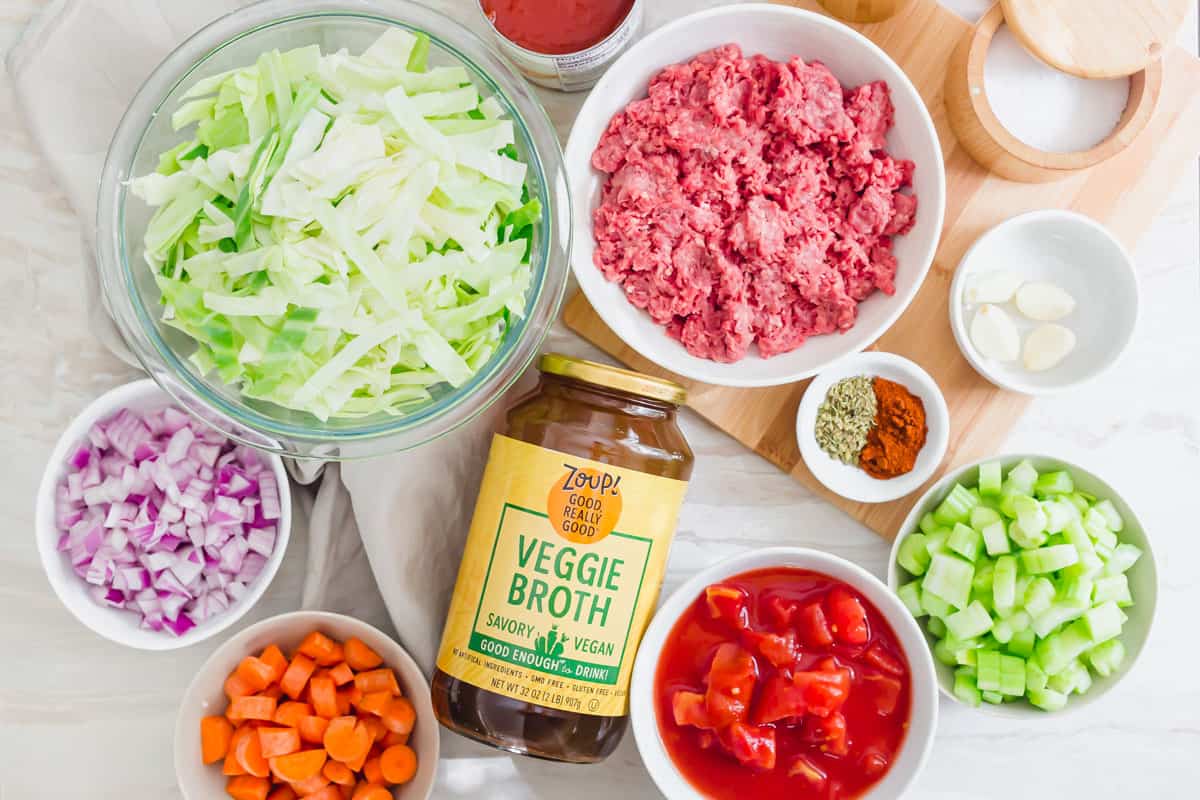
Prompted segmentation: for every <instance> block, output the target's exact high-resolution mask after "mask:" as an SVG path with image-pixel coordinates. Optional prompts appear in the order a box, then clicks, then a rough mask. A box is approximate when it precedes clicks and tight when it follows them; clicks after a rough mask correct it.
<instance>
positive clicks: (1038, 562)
mask: <svg viewBox="0 0 1200 800" xmlns="http://www.w3.org/2000/svg"><path fill="white" fill-rule="evenodd" d="M1077 561H1079V551H1078V550H1076V549H1075V548H1074V547H1072V546H1071V545H1069V544H1059V545H1052V546H1050V547H1039V548H1038V549H1036V550H1025V551H1024V552H1022V553H1021V567H1022V568H1023V569H1024V570H1025V571H1026V572H1028V573H1029V574H1030V575H1040V574H1042V573H1047V572H1058V571H1059V570H1060V569H1062V568H1063V567H1069V566H1071V565H1072V564H1074V563H1075V562H1077Z"/></svg>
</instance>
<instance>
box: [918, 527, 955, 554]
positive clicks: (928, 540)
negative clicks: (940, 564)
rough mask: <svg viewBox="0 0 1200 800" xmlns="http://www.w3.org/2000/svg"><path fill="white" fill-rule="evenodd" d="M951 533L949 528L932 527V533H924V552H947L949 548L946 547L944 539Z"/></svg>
mask: <svg viewBox="0 0 1200 800" xmlns="http://www.w3.org/2000/svg"><path fill="white" fill-rule="evenodd" d="M951 533H952V531H951V530H950V529H949V528H934V529H933V532H932V533H928V534H926V535H925V552H927V553H929V555H931V556H935V555H937V554H938V553H946V552H949V550H950V548H948V547H946V541H947V540H948V539H949V538H950V534H951Z"/></svg>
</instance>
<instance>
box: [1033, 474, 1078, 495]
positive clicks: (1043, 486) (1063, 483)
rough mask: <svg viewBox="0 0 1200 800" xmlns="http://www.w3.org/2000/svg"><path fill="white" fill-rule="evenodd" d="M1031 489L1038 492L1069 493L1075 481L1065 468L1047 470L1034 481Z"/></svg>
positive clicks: (1073, 488) (1073, 489) (1072, 489)
mask: <svg viewBox="0 0 1200 800" xmlns="http://www.w3.org/2000/svg"><path fill="white" fill-rule="evenodd" d="M1033 490H1034V491H1035V492H1037V493H1038V494H1044V495H1047V494H1070V493H1071V492H1073V491H1075V481H1073V480H1071V473H1069V472H1067V471H1066V470H1058V471H1057V472H1047V473H1044V474H1042V475H1039V476H1038V479H1037V480H1036V481H1034V484H1033Z"/></svg>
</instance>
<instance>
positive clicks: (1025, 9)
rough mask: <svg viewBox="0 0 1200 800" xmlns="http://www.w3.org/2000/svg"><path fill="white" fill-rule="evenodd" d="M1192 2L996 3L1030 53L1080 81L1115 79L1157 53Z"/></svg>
mask: <svg viewBox="0 0 1200 800" xmlns="http://www.w3.org/2000/svg"><path fill="white" fill-rule="evenodd" d="M1191 4H1192V0H1000V5H1001V7H1002V8H1003V9H1004V19H1005V21H1006V22H1007V23H1008V27H1009V29H1010V30H1011V31H1012V32H1013V34H1014V35H1015V36H1016V37H1017V38H1018V39H1019V40H1020V41H1021V43H1022V44H1024V45H1025V47H1027V48H1028V49H1029V51H1030V52H1031V53H1033V54H1034V55H1035V56H1037V57H1038V58H1040V59H1041V60H1043V61H1045V62H1046V63H1047V64H1049V65H1050V66H1052V67H1055V68H1056V69H1060V70H1062V71H1063V72H1068V73H1070V74H1072V75H1078V76H1079V77H1081V78H1119V77H1123V76H1126V75H1132V74H1133V73H1135V72H1139V71H1141V70H1143V69H1145V68H1146V65H1148V64H1149V63H1150V62H1152V61H1156V60H1157V59H1158V58H1159V56H1161V55H1162V53H1163V50H1164V49H1165V48H1166V46H1167V45H1169V44H1170V43H1171V40H1172V39H1173V38H1174V36H1175V32H1176V31H1177V30H1179V26H1180V25H1182V24H1183V20H1184V17H1186V16H1187V12H1188V9H1189V8H1190V7H1191Z"/></svg>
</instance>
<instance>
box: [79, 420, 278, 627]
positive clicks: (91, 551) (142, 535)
mask: <svg viewBox="0 0 1200 800" xmlns="http://www.w3.org/2000/svg"><path fill="white" fill-rule="evenodd" d="M280 514H281V507H280V498H279V486H278V483H277V482H276V479H275V476H274V475H273V474H272V473H271V472H270V470H269V468H268V467H267V465H266V464H265V463H264V462H263V460H262V458H261V456H260V455H259V454H258V453H257V452H256V451H255V450H253V449H251V448H248V447H245V446H243V445H235V444H233V443H232V442H230V441H228V440H226V439H225V438H224V437H223V436H222V435H221V434H220V433H219V432H217V431H215V430H212V429H210V428H207V427H205V426H202V425H200V424H199V423H196V422H193V421H192V420H191V418H190V417H189V416H188V415H187V414H185V413H184V412H183V411H180V410H179V409H176V408H173V407H168V408H165V409H163V410H162V411H157V412H152V413H149V414H138V413H135V412H133V411H131V410H128V409H125V410H122V411H120V412H118V413H117V414H116V415H114V416H113V417H112V418H111V419H108V420H106V421H104V422H101V423H100V424H98V425H95V426H93V427H92V429H91V430H90V431H88V434H87V439H86V441H84V442H83V443H81V444H80V445H79V446H78V447H77V448H76V449H75V450H74V451H73V452H72V453H71V454H70V456H69V457H68V459H67V474H66V476H65V477H64V479H63V481H62V483H61V484H60V485H59V486H58V487H57V489H56V491H55V518H56V520H57V523H58V530H59V538H58V544H57V547H58V549H59V550H60V551H62V552H63V553H64V554H65V556H66V557H68V558H70V561H71V566H72V568H73V569H74V571H75V573H76V574H77V575H79V576H80V578H81V579H83V580H85V581H87V582H88V583H89V584H91V586H90V588H89V590H88V591H89V594H90V595H91V596H92V598H93V599H94V600H95V602H96V603H98V604H100V605H104V606H107V607H110V608H121V609H127V610H129V611H132V612H134V613H136V614H138V615H139V616H140V618H141V619H140V625H141V627H143V628H145V629H148V630H154V631H161V630H163V629H164V628H165V629H166V630H169V631H171V632H172V633H173V634H175V635H177V636H178V635H182V634H183V633H186V632H187V631H188V630H190V629H191V628H193V627H194V626H195V625H196V624H197V623H199V622H203V621H205V620H208V619H211V618H212V617H214V616H216V615H218V614H220V613H223V612H224V611H226V610H227V609H228V608H229V607H230V605H232V604H233V603H235V602H237V601H238V600H239V599H240V598H242V597H244V596H245V594H246V592H247V591H248V588H247V587H248V585H249V584H250V583H252V582H253V581H254V580H256V579H257V578H258V577H259V576H260V575H261V574H262V572H263V570H264V569H265V567H266V563H267V560H268V559H269V558H270V556H271V554H272V553H273V552H274V549H275V542H276V538H277V530H278V526H277V522H276V520H278V519H279V516H280Z"/></svg>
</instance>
